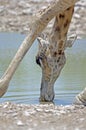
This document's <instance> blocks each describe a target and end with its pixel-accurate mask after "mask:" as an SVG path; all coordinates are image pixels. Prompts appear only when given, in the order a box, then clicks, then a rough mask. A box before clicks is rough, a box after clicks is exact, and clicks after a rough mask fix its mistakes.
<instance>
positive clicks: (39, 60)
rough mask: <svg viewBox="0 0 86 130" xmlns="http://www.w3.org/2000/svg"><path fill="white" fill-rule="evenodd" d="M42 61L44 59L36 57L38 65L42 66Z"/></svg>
mask: <svg viewBox="0 0 86 130" xmlns="http://www.w3.org/2000/svg"><path fill="white" fill-rule="evenodd" d="M41 60H42V58H41V57H39V56H38V57H36V63H37V64H38V65H39V66H41Z"/></svg>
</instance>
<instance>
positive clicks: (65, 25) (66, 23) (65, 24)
mask: <svg viewBox="0 0 86 130" xmlns="http://www.w3.org/2000/svg"><path fill="white" fill-rule="evenodd" d="M68 24H69V21H68V19H67V20H66V22H65V23H64V28H66V27H67V25H68Z"/></svg>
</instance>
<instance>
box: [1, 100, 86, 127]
mask: <svg viewBox="0 0 86 130" xmlns="http://www.w3.org/2000/svg"><path fill="white" fill-rule="evenodd" d="M0 124H1V125H0V130H14V129H15V130H20V129H21V130H49V129H50V130H86V107H84V106H74V105H67V106H55V105H53V104H49V105H48V104H45V105H42V104H40V105H24V104H23V105H22V104H13V103H9V102H7V103H3V104H0Z"/></svg>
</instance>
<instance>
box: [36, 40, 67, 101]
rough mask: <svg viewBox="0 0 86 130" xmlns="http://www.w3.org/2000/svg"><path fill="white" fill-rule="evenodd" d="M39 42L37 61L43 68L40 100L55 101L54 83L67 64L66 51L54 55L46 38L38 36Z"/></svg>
mask: <svg viewBox="0 0 86 130" xmlns="http://www.w3.org/2000/svg"><path fill="white" fill-rule="evenodd" d="M38 42H39V49H38V54H37V56H36V63H37V64H38V65H39V66H40V67H41V69H42V80H41V93H40V100H41V101H53V99H54V95H55V94H54V83H55V81H56V79H57V77H58V76H59V74H60V71H61V69H62V68H63V66H64V64H65V55H64V53H61V54H59V55H57V54H56V53H55V54H54V55H52V53H51V47H50V44H49V43H48V42H47V41H46V40H43V39H42V38H38Z"/></svg>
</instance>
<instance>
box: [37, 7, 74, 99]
mask: <svg viewBox="0 0 86 130" xmlns="http://www.w3.org/2000/svg"><path fill="white" fill-rule="evenodd" d="M73 12H74V5H73V6H71V7H69V8H67V9H66V10H65V11H64V12H61V13H59V14H57V15H56V17H55V21H54V25H53V27H52V31H51V33H50V34H49V37H48V39H44V38H41V37H38V42H39V49H38V53H37V56H36V63H37V64H38V65H39V66H40V67H41V69H42V80H41V88H40V101H53V99H54V96H55V93H54V83H55V81H56V79H57V78H58V77H59V74H60V72H61V70H62V68H63V67H64V65H65V63H66V57H65V49H66V47H69V46H70V45H72V44H73V41H74V40H75V37H74V39H72V40H67V33H68V29H69V25H70V22H71V19H72V16H73Z"/></svg>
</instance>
